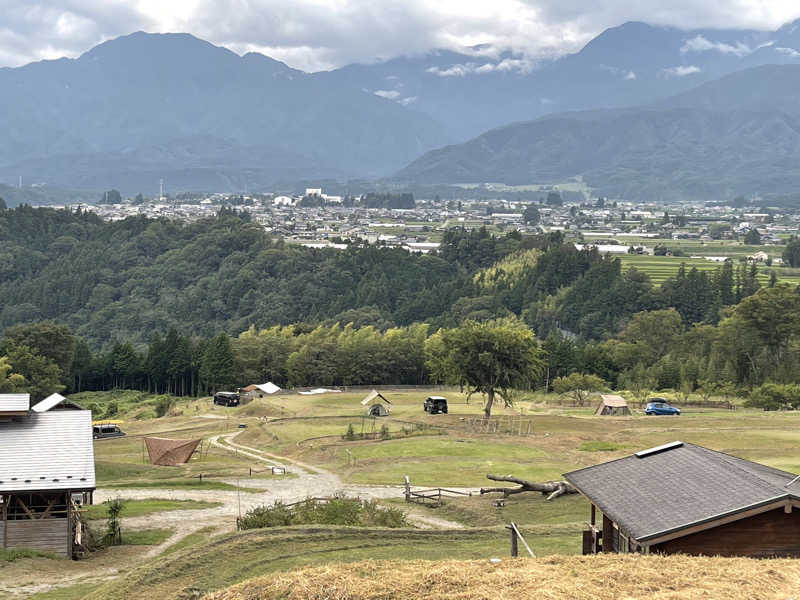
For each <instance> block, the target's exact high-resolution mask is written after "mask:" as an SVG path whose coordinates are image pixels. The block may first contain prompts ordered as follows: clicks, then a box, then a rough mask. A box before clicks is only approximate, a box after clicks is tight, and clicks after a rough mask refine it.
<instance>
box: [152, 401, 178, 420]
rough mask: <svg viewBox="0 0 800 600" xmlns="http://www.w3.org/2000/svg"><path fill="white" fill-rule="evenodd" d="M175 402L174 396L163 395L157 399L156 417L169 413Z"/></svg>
mask: <svg viewBox="0 0 800 600" xmlns="http://www.w3.org/2000/svg"><path fill="white" fill-rule="evenodd" d="M174 403H175V399H174V398H173V397H172V396H161V397H160V398H158V399H157V400H156V407H155V411H156V417H163V416H166V415H167V413H169V411H170V409H171V408H172V405H173V404H174Z"/></svg>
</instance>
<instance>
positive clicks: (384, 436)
mask: <svg viewBox="0 0 800 600" xmlns="http://www.w3.org/2000/svg"><path fill="white" fill-rule="evenodd" d="M381 439H382V440H388V439H389V427H388V425H386V424H384V425H383V426H382V427H381Z"/></svg>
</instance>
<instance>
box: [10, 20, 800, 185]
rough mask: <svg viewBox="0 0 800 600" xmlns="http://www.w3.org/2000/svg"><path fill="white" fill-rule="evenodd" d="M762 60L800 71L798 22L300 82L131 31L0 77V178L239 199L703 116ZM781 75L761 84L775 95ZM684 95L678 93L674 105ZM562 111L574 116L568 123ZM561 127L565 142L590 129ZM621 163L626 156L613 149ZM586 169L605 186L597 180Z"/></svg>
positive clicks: (171, 38)
mask: <svg viewBox="0 0 800 600" xmlns="http://www.w3.org/2000/svg"><path fill="white" fill-rule="evenodd" d="M773 63H775V64H778V65H781V64H785V65H792V64H799V65H800V21H798V22H796V23H792V24H787V25H786V26H784V27H782V28H780V29H779V30H777V31H775V32H758V31H722V30H694V31H682V30H678V29H674V28H668V27H654V26H650V25H646V24H644V23H635V22H633V23H626V24H624V25H621V26H619V27H614V28H611V29H608V30H606V31H604V32H603V33H602V34H600V35H599V36H597V37H596V38H595V39H593V40H592V41H591V42H589V43H588V44H587V45H586V46H585V47H584V48H583V49H582V50H581V51H580V52H577V53H575V54H571V55H567V56H563V57H561V58H558V59H555V60H542V61H539V62H537V63H533V62H531V61H530V60H529V59H527V58H526V57H524V56H522V55H519V54H514V53H512V52H508V51H506V52H500V53H497V52H495V51H494V49H492V48H490V47H486V46H484V47H475V48H472V49H466V50H464V51H463V52H453V51H448V50H435V51H432V52H429V53H427V54H425V55H423V56H406V57H397V58H393V59H391V60H388V61H384V62H379V63H374V64H355V65H348V66H346V67H343V68H340V69H335V70H333V71H329V72H320V73H311V74H309V73H304V72H302V71H299V70H297V69H293V68H291V67H289V66H287V65H286V64H284V63H282V62H280V61H277V60H274V59H272V58H269V57H267V56H263V55H261V54H257V53H249V54H246V55H244V56H239V55H237V54H235V53H234V52H231V51H230V50H227V49H225V48H221V47H218V46H214V45H213V44H210V43H209V42H205V41H203V40H200V39H198V38H195V37H193V36H191V35H189V34H147V33H143V32H137V33H134V34H131V35H128V36H123V37H120V38H117V39H114V40H110V41H107V42H104V43H102V44H100V45H98V46H96V47H95V48H92V49H91V50H89V51H87V52H86V53H85V54H83V55H82V56H80V57H79V58H77V59H59V60H55V61H42V62H38V63H32V64H29V65H26V66H24V67H19V68H14V69H10V68H0V131H2V132H3V144H0V183H6V184H11V185H14V184H16V183H17V180H18V176H20V175H22V176H23V177H24V181H26V182H35V183H44V184H47V186H56V187H58V186H60V187H63V188H72V189H82V190H102V189H108V188H110V187H117V188H120V189H122V191H123V193H130V194H132V193H136V192H138V191H144V192H148V191H151V193H152V191H154V190H155V189H157V182H158V179H160V178H165V179H166V180H167V186H168V189H170V190H172V191H177V190H183V189H205V190H216V191H241V190H247V189H249V190H259V189H269V188H270V186H272V185H274V184H275V183H276V182H287V181H298V180H314V179H322V178H326V179H339V180H342V179H347V178H351V177H356V178H364V177H377V176H383V175H386V174H390V173H393V172H396V171H397V169H400V168H402V167H403V165H408V164H409V163H411V162H412V161H414V159H416V158H418V157H420V156H422V155H424V154H425V153H426V152H428V151H431V150H434V149H436V148H442V146H444V145H445V144H452V143H456V142H459V141H464V140H468V139H469V138H471V137H473V136H476V135H479V134H482V133H483V132H486V131H487V130H490V129H495V128H498V127H501V126H506V125H507V124H508V123H511V122H523V121H524V122H527V121H535V120H536V119H537V118H541V117H546V115H548V114H557V115H560V116H559V117H558V118H559V119H561V118H568V119H569V120H570V122H574V121H578V120H581V119H583V120H591V121H593V122H594V121H597V119H598V118H599V117H598V115H599V113H594V112H592V111H596V110H598V109H603V110H605V111H609V110H611V109H613V110H615V111H622V112H619V113H616V112H604V113H603V115H604V116H603V117H602V118H603V119H609V118H611V116H612V115H616V117H620V118H621V115H622V114H623V113H624V112H625V111H626V110H629V109H628V108H627V107H631V106H642V105H647V106H648V107H650V109H651V110H662V109H665V108H667V107H671V108H691V109H692V110H694V109H699V108H702V106H701V104H702V102H705V103H706V106H705V108H708V109H709V110H716V109H715V108H713V107H714V106H716V104H718V103H719V99H716V98H714V97H712V96H709V94H713V93H721V94H725V93H728V92H722V91H718V92H713V90H714V89H717V90H719V89H720V88H714V87H713V86H712V88H709V89H708V90H706V91H705V92H703V93H704V94H706V96H705V100H703V101H702V102H701V100H700V99H699V96H696V95H695V94H696V93H699V92H695V91H694V88H696V87H697V86H698V85H700V84H703V83H708V84H711V82H714V81H715V80H716V79H718V78H719V77H723V76H725V75H728V74H730V73H735V72H738V71H740V70H742V69H746V68H751V67H753V66H759V65H764V64H773ZM777 77H780V75H777ZM780 83H781V82H779V81H773V82H771V83H770V84H769V85H770V86H771V88H775V89H778V87H779V84H780ZM785 92H786V90H784V92H781V94H780V95H781V96H782V97H786V96H787V93H785ZM736 93H737V94H738V96H739V97H740V102H739V106H738V108H741V109H746V106H745V105H746V104H747V102H748V101H747V98H749V97H750V96H751V94H752V93H753V90H748V89H744V88H740V89H739V90H738V92H736ZM680 94H688V97H689V98H691V99H690V100H687V101H686V102H688V103H689V104H688V105H684V104H681V103H682V102H684V101H682V100H681V99H680V98H681V96H680ZM665 98H668V99H669V100H664V99H665ZM663 102H667V103H669V102H671V103H672V104H671V105H670V104H662V103H663ZM715 103H716V104H715ZM731 108H733V107H731ZM747 110H750V109H747ZM753 110H760V109H758V108H754V109H753ZM779 110H781V111H784V110H789V108H787V107H783V106H782V107H780V109H779ZM565 111H584V112H582V113H574V112H573V113H569V114H570V115H571V116H569V117H564V116H563V115H564V113H565ZM586 111H589V112H586ZM676 114H677V113H676ZM681 122H682V121H681ZM750 125H751V127H755V124H754V123H752V122H751V123H750ZM784 125H785V126H786V127H789V128H791V127H790V126H789V125H788V124H784ZM640 126H642V127H643V126H644V125H643V124H641V125H640ZM729 126H731V127H732V126H733V124H732V122H731V123H729ZM526 127H527V128H528V129H530V126H528V125H526ZM536 127H548V128H551V127H553V125H552V124H550V125H547V126H545V125H542V124H539V125H537V126H536ZM575 127H576V125H575V124H574V123H573V125H571V128H572V129H571V132H570V134H569V135H575V136H579V137H581V136H584V137H585V136H588V138H586V139H594V138H593V137H592V136H593V135H599V133H598V132H599V130H597V131H595V133H594V134H589V133H587V132H586V131H583V130H581V131H578V130H577V129H574V128H575ZM584 127H585V126H584ZM611 133H618V132H611ZM651 133H652V132H651ZM695 133H696V132H695ZM486 135H487V136H489V137H490V138H491V139H496V138H497V137H498V134H497V133H491V134H486ZM648 135H649V134H648ZM653 135H654V134H653ZM487 139H488V138H487ZM615 139H618V140H619V147H618V148H616V149H615V151H618V152H623V153H624V152H625V148H626V145H625V144H624V143H623V141H622V139H621V138H620V136H619V135H616V138H615ZM652 139H653V140H654V141H655V140H660V139H661V138H660V137H659V136H655V135H654V137H653V138H652ZM567 141H568V140H563V139H561V136H560V135H555V137H554V140H553V141H552V143H553V144H554V147H557V148H561V151H562V152H564V153H569V152H572V151H573V150H574V149H573V148H571V147H570V146H569V144H567ZM659 143H662V142H659ZM748 143H754V140H750V141H748ZM783 143H785V144H789V145H790V141H789V140H788V139H787V140H784V142H783ZM449 152H452V150H449V149H447V148H445V149H443V150H438V151H437V152H436V153H434V154H430V155H428V156H427V157H426V158H425V159H423V160H422V162H415V163H414V165H415V166H414V167H413V168H411V167H409V169H407V170H405V171H404V172H403V173H404V176H413V177H420V178H421V180H426V181H427V180H430V179H437V180H438V178H439V177H448V176H450V174H453V175H454V176H458V177H461V176H460V175H458V169H456V171H452V170H448V169H449V168H446V167H445V163H444V162H442V161H443V160H444V159H443V157H444V156H445V155H447V154H448V153H449ZM584 154H585V153H584ZM431 156H436V157H437V158H436V160H435V162H436V164H437V165H439V166H438V167H436V169H438V171H437V170H436V169H433V168H432V166H431V165H430V164H428V166H427V167H425V168H420V166H421V165H424V164H425V163H426V162H429V161H430V157H431ZM508 158H509V159H514V160H518V158H519V157H517V156H510V157H508ZM575 160H577V159H575ZM575 160H571V161H564V165H563V166H562V169H561V171H559V170H558V169H556V168H555V167H556V166H555V165H551V166H547V168H544V166H542V165H541V164H540V163H539V162H537V161H535V160H534V161H533V162H531V163H530V164H529V165H528V166H527V167H526V169H527V170H525V169H523V170H520V169H516V170H514V168H513V167H512V165H511V164H506V163H503V164H498V165H496V168H495V167H492V166H491V165H494V162H493V160H491V159H489V160H487V161H486V162H483V163H480V164H478V165H476V167H477V168H473V167H472V166H469V167H463V169H462V170H466V171H469V172H470V173H471V174H472V176H474V177H478V175H479V174H480V176H481V178H484V177H485V179H486V180H498V179H501V175H502V176H503V177H507V176H508V177H510V176H512V175H513V176H514V177H515V178H517V176H519V177H523V176H524V177H527V176H528V175H529V174H530V173H531V172H536V171H537V170H538V169H539V168H542V169H543V172H546V173H551V172H558V173H560V172H562V171H564V170H565V169H566V165H567V164H575V165H577V163H576V162H575ZM619 160H620V161H621V162H620V164H626V163H625V161H626V160H627V159H626V158H625V156H624V155H620V156H619ZM465 164H468V162H467V163H465ZM581 164H583V163H581ZM490 167H491V169H495V170H493V171H491V172H489V170H490ZM586 172H587V173H591V175H592V177H594V178H595V180H597V181H601V183H602V185H606V184H607V183H608V181H607V180H606V179H604V176H601V175H600V174H599V172H594V171H592V170H591V169H589V170H587V171H586ZM42 189H45V190H46V189H47V187H45V188H42ZM610 189H614V190H616V189H619V188H617V187H616V184H615V185H614V186H612V187H611V188H610ZM625 189H628V188H627V187H625Z"/></svg>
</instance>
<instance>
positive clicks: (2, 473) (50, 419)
mask: <svg viewBox="0 0 800 600" xmlns="http://www.w3.org/2000/svg"><path fill="white" fill-rule="evenodd" d="M93 442H94V440H93V439H92V413H91V412H89V411H88V410H52V411H48V412H43V413H34V414H33V415H31V416H30V417H29V418H26V419H23V420H20V421H10V422H5V421H2V422H0V492H13V491H17V492H19V491H36V490H91V489H94V488H95V475H94V444H93Z"/></svg>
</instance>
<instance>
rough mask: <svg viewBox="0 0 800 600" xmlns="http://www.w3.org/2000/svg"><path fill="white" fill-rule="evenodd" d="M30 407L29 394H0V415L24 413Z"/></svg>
mask: <svg viewBox="0 0 800 600" xmlns="http://www.w3.org/2000/svg"><path fill="white" fill-rule="evenodd" d="M30 407H31V395H30V394H0V413H3V412H21V411H26V410H28V409H29V408H30Z"/></svg>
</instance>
